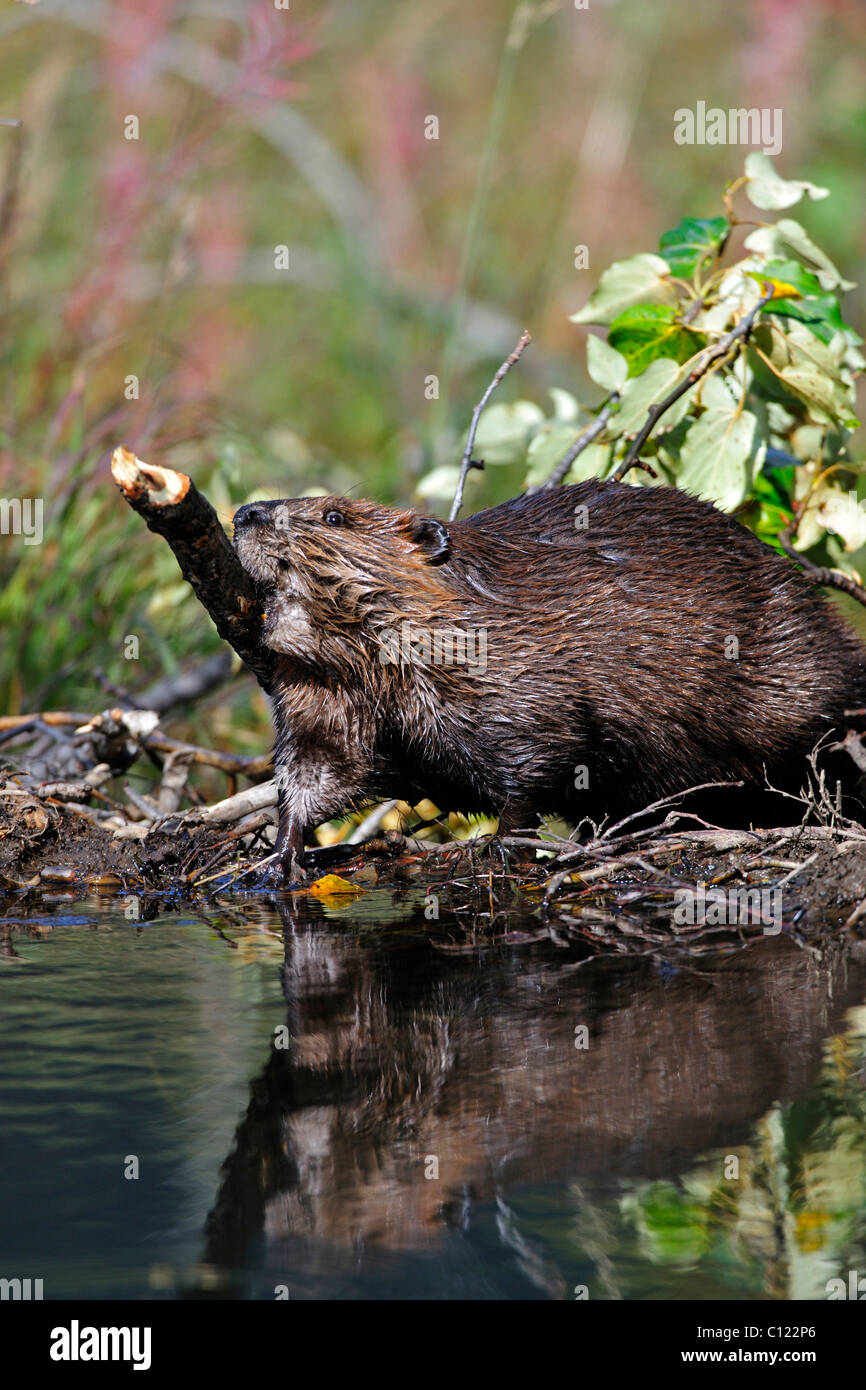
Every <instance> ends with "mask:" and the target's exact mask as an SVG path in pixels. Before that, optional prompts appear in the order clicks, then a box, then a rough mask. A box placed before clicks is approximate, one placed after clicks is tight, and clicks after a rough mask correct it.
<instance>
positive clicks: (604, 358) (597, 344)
mask: <svg viewBox="0 0 866 1390" xmlns="http://www.w3.org/2000/svg"><path fill="white" fill-rule="evenodd" d="M586 370H587V371H588V372H589V375H590V376H591V377H592V380H593V381H594V382H595V384H596V386H601V387H602V388H603V389H604V390H605V391H621V390H622V388H623V387H624V386H625V383H626V378H627V377H628V362H627V361H626V359H625V358H624V357H623V355H622V353H621V352H617V351H616V350H615V349H614V348H613V347H611V345H610V343H606V342H605V340H604V338H597V337H596V336H595V334H594V333H592V334H590V335H589V337H588V338H587V340H586Z"/></svg>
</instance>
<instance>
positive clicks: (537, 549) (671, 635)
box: [234, 480, 866, 878]
mask: <svg viewBox="0 0 866 1390" xmlns="http://www.w3.org/2000/svg"><path fill="white" fill-rule="evenodd" d="M234 530H235V548H236V551H237V554H238V557H239V559H240V562H241V564H242V565H243V567H244V568H245V569H246V570H247V571H248V573H249V574H250V575H251V576H252V578H253V580H254V581H255V582H256V584H257V586H258V588H259V590H260V592H261V594H262V598H263V604H264V607H265V610H266V612H265V618H264V641H265V643H266V645H267V646H269V647H270V648H272V649H273V651H274V652H275V653H277V661H276V678H275V682H274V686H273V690H272V695H273V705H274V721H275V727H276V753H275V768H276V777H277V786H278V797H279V821H280V825H279V835H278V856H279V859H280V863H281V865H282V870H283V873H284V874H285V875H286V876H287V877H289V878H291V877H293V876H295V875H298V874H299V873H301V872H302V866H303V854H304V844H305V841H306V838H307V836H308V835H309V834H310V832H311V831H312V830H313V829H314V828H315V826H316V825H318V824H320V823H322V822H323V821H325V820H328V819H331V818H333V817H336V816H339V815H341V814H345V813H347V812H348V811H349V810H350V809H351V808H354V807H357V806H359V805H360V804H362V803H364V802H369V801H370V800H384V799H387V798H391V797H400V798H402V799H404V800H405V801H408V802H409V803H410V804H412V805H414V804H416V803H417V802H418V801H420V800H421V799H422V798H425V797H428V798H430V799H431V800H432V801H433V802H434V803H435V804H436V806H438V807H439V808H440V810H442V811H462V812H481V813H486V814H488V815H495V816H498V817H499V828H500V833H503V832H505V831H507V830H513V829H516V828H519V827H525V826H530V825H533V824H534V823H536V821H537V818H538V816H539V815H545V814H558V815H561V816H563V817H565V818H567V819H568V820H570V821H571V822H573V823H575V824H578V823H580V822H582V821H583V820H588V821H590V822H594V823H596V824H598V823H600V822H602V821H603V820H604V819H605V818H611V817H612V818H614V819H617V818H619V817H621V816H624V815H627V814H629V813H631V812H632V811H638V810H640V809H642V808H643V807H645V806H647V805H648V804H649V803H652V802H654V801H657V800H659V799H661V798H664V797H667V796H670V795H672V794H674V793H678V792H681V791H683V790H684V789H687V788H691V787H694V786H696V785H697V784H703V783H711V782H739V783H742V784H743V785H744V787H745V788H746V789H747V790H748V792H749V794H750V796H752V797H754V796H756V795H757V794H758V793H759V791H760V790H761V789H762V788H765V787H766V786H767V784H768V783H769V784H772V786H773V787H776V788H778V789H779V790H781V791H785V790H787V791H789V792H793V793H796V792H797V791H798V790H799V789H800V788H801V786H802V785H803V783H804V781H805V772H806V765H805V759H806V756H807V755H808V754H809V753H810V752H811V751H812V749H813V748H814V746H815V745H816V743H817V742H818V741H819V740H821V739H822V736H826V735H828V734H830V733H831V732H832V731H833V730H834V729H835V728H837V727H838V726H839V724H840V722H842V721H843V712H844V710H845V709H846V707H848V706H851V705H858V706H859V705H862V704H866V648H864V646H863V645H862V644H861V643H860V641H859V640H858V639H857V637H856V636H855V635H854V633H853V631H852V630H851V629H850V628H849V627H848V625H847V624H846V622H845V621H844V620H843V618H842V617H841V616H840V615H839V613H838V611H837V610H836V609H835V608H834V607H833V605H832V604H831V603H830V602H829V601H828V600H827V599H826V598H825V597H824V596H823V595H822V594H820V593H819V592H818V591H817V590H816V589H815V588H814V586H813V585H812V584H811V583H810V582H809V581H808V579H806V578H805V577H804V575H803V574H802V573H801V572H800V571H799V570H798V569H796V568H795V566H794V565H792V563H791V562H790V561H789V560H788V559H787V558H785V557H783V556H781V555H779V554H777V553H776V552H775V551H774V550H772V549H771V548H770V547H769V546H767V545H765V544H764V543H763V542H761V541H759V540H758V539H757V538H756V537H755V536H754V535H753V534H752V533H751V532H750V531H747V530H746V529H745V528H744V527H743V526H742V525H740V523H739V522H737V521H736V520H735V519H733V518H731V517H729V516H726V515H725V514H723V513H722V512H720V511H718V510H717V509H716V508H715V507H713V506H712V505H711V504H710V503H708V502H705V501H701V500H699V499H697V498H695V497H692V496H689V495H688V494H686V493H682V492H679V491H677V490H675V489H672V488H665V487H649V488H647V487H640V488H638V487H631V486H628V485H626V484H619V483H605V482H601V481H597V480H590V481H588V482H583V483H578V484H576V485H574V486H570V487H561V488H557V489H555V490H546V491H540V492H537V493H534V494H526V495H524V496H521V497H516V498H513V499H512V500H511V501H508V502H504V503H502V504H501V505H499V506H495V507H491V508H488V509H487V510H485V511H481V512H478V513H476V514H475V515H473V516H469V517H467V518H465V519H464V520H462V521H454V522H451V523H449V524H448V525H446V524H445V523H444V522H442V521H439V520H437V519H436V518H434V517H431V516H425V515H423V514H421V513H419V512H417V511H413V510H401V509H397V508H390V507H384V506H379V505H377V504H375V503H373V502H367V501H361V500H357V499H350V498H346V497H309V498H291V499H282V500H277V501H269V502H253V503H250V504H248V505H247V506H244V507H241V508H240V510H239V511H238V512H237V513H236V514H235V517H234ZM845 762H846V763H850V760H848V759H845ZM851 766H852V767H853V764H851ZM752 804H753V805H756V804H757V803H754V802H753V803H752ZM793 804H794V803H789V805H792V806H793ZM801 811H802V807H800V806H797V807H796V812H797V815H796V818H799V814H800V812H801ZM752 818H753V819H754V817H752ZM789 819H790V814H789ZM727 823H729V824H730V823H731V822H730V820H729V821H728V822H727Z"/></svg>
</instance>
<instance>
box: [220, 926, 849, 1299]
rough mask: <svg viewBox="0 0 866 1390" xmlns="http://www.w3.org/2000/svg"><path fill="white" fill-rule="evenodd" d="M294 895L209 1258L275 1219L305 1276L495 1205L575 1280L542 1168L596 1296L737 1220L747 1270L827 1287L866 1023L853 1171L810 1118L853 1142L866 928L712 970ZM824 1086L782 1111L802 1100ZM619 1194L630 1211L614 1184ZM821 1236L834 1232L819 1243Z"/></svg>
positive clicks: (789, 1290)
mask: <svg viewBox="0 0 866 1390" xmlns="http://www.w3.org/2000/svg"><path fill="white" fill-rule="evenodd" d="M280 912H281V916H282V919H283V924H284V942H285V965H284V968H283V975H282V979H283V989H284V993H285V999H286V1003H287V1032H288V1038H287V1037H286V1032H285V1031H281V1030H280V1029H279V1028H278V1029H277V1035H276V1037H275V1043H274V1046H273V1048H272V1050H271V1053H270V1055H269V1057H268V1059H267V1062H266V1063H265V1064H264V1065H263V1067H262V1070H261V1073H260V1074H259V1076H258V1077H257V1078H256V1080H255V1081H254V1082H253V1086H252V1100H251V1103H250V1106H249V1109H248V1111H247V1113H246V1115H245V1116H244V1118H243V1120H242V1122H241V1124H240V1126H239V1128H238V1131H237V1137H236V1146H235V1148H234V1151H233V1153H232V1155H231V1156H230V1158H229V1159H228V1161H227V1163H226V1165H225V1167H224V1170H223V1174H222V1182H221V1186H220V1190H219V1194H218V1196H217V1200H216V1203H215V1205H214V1208H213V1210H212V1212H211V1214H210V1216H209V1219H208V1234H207V1252H206V1259H207V1260H208V1262H210V1263H213V1264H216V1265H219V1266H226V1267H229V1268H236V1267H238V1266H241V1265H243V1264H244V1263H245V1262H246V1260H247V1258H248V1252H249V1249H250V1246H251V1243H252V1242H253V1241H259V1242H260V1243H261V1244H260V1258H261V1259H262V1261H263V1264H264V1265H265V1267H266V1268H268V1269H269V1270H271V1271H272V1272H274V1273H275V1274H276V1275H280V1272H282V1277H283V1278H285V1280H286V1282H287V1287H288V1288H289V1290H290V1291H291V1292H292V1293H293V1294H297V1293H301V1294H303V1293H304V1292H314V1291H321V1287H322V1284H321V1281H322V1277H323V1264H322V1262H323V1256H324V1263H325V1266H327V1267H328V1268H330V1269H333V1268H334V1267H337V1268H342V1270H343V1273H344V1276H345V1277H346V1278H348V1279H351V1275H350V1268H351V1265H350V1262H349V1261H347V1260H346V1259H345V1257H343V1258H342V1259H341V1257H340V1255H339V1253H338V1252H339V1251H341V1250H342V1251H343V1252H349V1251H353V1252H355V1254H356V1255H360V1254H361V1253H363V1255H364V1256H365V1258H366V1259H367V1260H368V1261H369V1260H370V1258H371V1256H370V1252H371V1250H375V1251H377V1252H379V1253H380V1254H381V1252H391V1253H393V1252H398V1251H405V1252H410V1251H411V1252H416V1253H417V1252H418V1251H423V1250H428V1251H429V1250H431V1249H433V1248H435V1246H436V1245H437V1244H441V1243H443V1242H447V1238H448V1233H449V1232H452V1233H453V1232H455V1231H456V1232H460V1233H462V1234H463V1235H464V1236H465V1235H467V1234H468V1233H470V1232H471V1231H472V1228H473V1224H474V1222H475V1221H476V1220H478V1221H479V1222H480V1223H481V1225H482V1226H483V1225H484V1224H485V1222H486V1224H487V1225H488V1226H490V1227H493V1226H495V1232H496V1235H497V1236H498V1238H499V1241H500V1243H501V1245H502V1247H504V1248H505V1249H509V1248H510V1250H511V1252H512V1254H513V1255H514V1260H515V1263H516V1265H517V1266H518V1268H519V1270H520V1272H521V1274H522V1276H523V1278H524V1279H525V1280H526V1281H528V1283H529V1284H530V1285H532V1286H534V1287H535V1289H536V1290H537V1291H539V1292H540V1293H542V1294H543V1295H545V1294H546V1295H553V1296H563V1294H565V1293H566V1291H567V1289H568V1288H569V1280H567V1279H566V1275H565V1272H564V1270H565V1267H567V1266H568V1265H569V1261H568V1260H567V1259H566V1261H565V1262H564V1265H560V1264H559V1263H558V1262H557V1260H556V1258H555V1254H554V1251H555V1247H556V1245H557V1244H558V1243H560V1241H558V1240H557V1235H556V1233H555V1232H545V1230H544V1229H543V1228H544V1225H545V1222H544V1220H543V1219H542V1221H541V1228H542V1229H541V1230H540V1231H539V1230H537V1229H536V1226H537V1222H536V1221H535V1220H534V1217H533V1212H532V1209H531V1208H532V1202H531V1201H530V1204H529V1205H530V1210H529V1213H528V1214H527V1215H526V1217H525V1221H524V1220H523V1218H522V1217H521V1215H520V1214H519V1211H518V1208H516V1207H515V1206H513V1205H512V1194H516V1196H517V1198H518V1205H519V1201H520V1199H521V1198H522V1197H523V1196H525V1195H526V1194H533V1193H534V1194H536V1196H537V1194H539V1193H547V1194H548V1195H549V1196H550V1197H551V1198H553V1197H554V1195H555V1200H553V1204H552V1205H553V1208H554V1224H555V1218H556V1215H557V1214H558V1216H559V1219H560V1221H561V1222H564V1224H565V1226H566V1229H567V1228H568V1226H571V1227H572V1228H573V1233H574V1232H575V1231H576V1233H577V1245H579V1244H580V1243H581V1241H582V1242H583V1246H584V1249H583V1259H582V1260H581V1261H580V1263H581V1266H582V1277H583V1278H584V1280H585V1282H586V1283H587V1287H588V1288H589V1291H590V1292H591V1294H592V1295H594V1296H598V1295H601V1296H608V1297H611V1296H612V1297H618V1296H622V1295H623V1294H624V1293H626V1294H627V1293H628V1285H629V1282H630V1281H629V1278H628V1277H625V1278H622V1277H620V1276H618V1275H617V1273H616V1270H615V1264H616V1255H617V1248H618V1247H621V1246H624V1245H625V1246H627V1245H629V1244H631V1245H633V1246H634V1255H633V1256H632V1258H635V1257H636V1258H637V1259H638V1260H641V1259H642V1260H644V1261H645V1262H646V1263H647V1264H648V1265H651V1266H654V1267H656V1266H658V1267H661V1268H664V1267H668V1268H670V1269H672V1270H678V1269H679V1270H682V1269H685V1268H688V1267H690V1266H693V1265H695V1264H697V1263H699V1262H700V1261H701V1260H702V1259H703V1258H704V1257H705V1256H706V1255H708V1254H710V1253H711V1251H712V1249H713V1247H714V1246H718V1247H719V1251H720V1253H721V1254H722V1256H723V1257H724V1258H727V1259H730V1258H731V1257H733V1256H736V1257H737V1259H738V1261H739V1264H740V1270H739V1275H740V1277H741V1282H742V1283H743V1284H744V1285H745V1286H748V1285H749V1283H752V1284H754V1283H755V1282H756V1281H757V1285H758V1287H759V1288H760V1287H761V1286H763V1289H764V1292H765V1293H770V1294H772V1295H775V1296H777V1297H791V1296H794V1297H804V1296H820V1295H821V1294H822V1292H823V1285H824V1282H825V1281H826V1278H827V1277H830V1275H832V1274H833V1273H834V1272H835V1264H834V1263H833V1260H832V1258H829V1262H828V1257H832V1256H833V1255H834V1254H835V1253H836V1251H837V1249H838V1247H839V1246H840V1245H845V1243H846V1241H847V1240H855V1239H856V1238H857V1235H858V1229H857V1218H856V1213H858V1212H859V1209H860V1207H862V1202H860V1200H859V1199H860V1196H861V1195H862V1184H863V1173H864V1163H863V1159H864V1152H863V1148H864V1140H866V1127H864V1123H863V1121H864V1104H863V1096H864V1092H863V1085H862V1083H863V1079H864V1072H863V1051H862V1048H861V1047H860V1046H859V1041H858V1039H857V1038H856V1037H849V1038H848V1039H847V1041H846V1040H844V1039H842V1038H837V1039H836V1041H835V1045H834V1053H833V1054H831V1058H830V1060H831V1062H833V1063H834V1064H835V1065H836V1066H837V1067H838V1066H840V1065H841V1066H842V1068H843V1075H844V1077H845V1080H846V1083H847V1084H848V1090H849V1095H848V1102H849V1104H848V1105H847V1106H846V1107H845V1108H844V1111H843V1113H844V1124H843V1126H842V1128H843V1130H844V1131H845V1134H846V1135H847V1140H846V1142H847V1143H848V1146H849V1147H850V1142H853V1141H854V1140H856V1144H855V1148H857V1149H858V1152H857V1153H856V1155H855V1157H854V1159H853V1161H852V1162H851V1163H850V1164H848V1165H847V1166H848V1168H849V1169H850V1172H849V1171H846V1165H845V1163H844V1153H845V1147H846V1142H843V1144H842V1150H841V1158H842V1160H843V1161H842V1162H841V1163H840V1162H839V1161H838V1160H840V1154H839V1153H836V1154H835V1157H834V1160H833V1162H834V1163H835V1164H836V1168H835V1174H834V1179H833V1180H831V1181H830V1182H829V1187H830V1188H831V1189H833V1187H834V1183H835V1189H834V1190H833V1191H831V1192H829V1193H828V1192H827V1191H826V1190H824V1189H826V1188H827V1185H828V1183H827V1175H826V1172H824V1173H822V1172H821V1160H820V1158H819V1157H818V1156H816V1155H815V1154H814V1153H813V1154H811V1155H810V1154H809V1153H808V1151H807V1150H808V1144H807V1145H806V1150H804V1140H808V1141H809V1142H811V1143H815V1142H818V1141H820V1143H821V1145H822V1147H823V1146H825V1145H833V1143H834V1142H835V1141H834V1133H833V1128H834V1125H833V1112H834V1111H835V1112H836V1114H837V1117H838V1113H839V1105H838V1101H839V1096H838V1095H834V1094H833V1084H832V1083H833V1075H832V1071H833V1068H832V1066H831V1068H830V1074H829V1076H828V1074H827V1071H826V1067H824V1063H825V1061H826V1060H827V1058H826V1057H825V1052H824V1040H825V1039H826V1038H827V1036H828V1034H835V1033H837V1032H839V1031H840V1030H841V1029H842V1028H843V1026H844V1020H845V1015H846V1010H848V1009H850V1008H851V1006H853V1005H857V1004H860V1003H861V1002H862V1000H863V998H864V992H866V954H864V952H863V951H859V952H856V953H854V952H852V951H848V952H845V951H843V950H842V949H838V950H836V951H834V952H831V953H825V954H824V955H823V957H818V956H816V955H813V954H810V953H807V952H805V951H804V950H803V949H802V948H798V947H797V946H795V945H794V944H793V943H792V942H791V941H790V940H789V939H787V938H782V937H768V938H766V939H764V940H762V941H760V942H758V943H756V944H755V945H753V946H752V947H751V948H750V949H749V950H748V951H747V952H744V953H743V954H741V955H740V956H738V957H737V958H736V959H733V960H728V961H727V962H725V963H724V964H723V965H722V966H721V968H718V969H714V970H707V971H702V972H700V973H697V972H695V971H690V970H689V971H675V970H668V969H661V970H660V969H659V968H658V965H657V964H648V963H645V964H642V965H641V964H634V965H632V966H631V967H628V968H624V967H623V965H622V963H621V962H620V963H617V964H616V965H614V964H613V963H611V962H607V961H587V960H585V959H581V958H580V957H575V956H574V954H573V953H572V952H571V951H570V950H569V949H568V948H567V947H565V948H563V947H560V948H559V949H557V948H556V947H555V946H552V945H550V943H549V942H548V943H545V945H544V946H539V945H533V946H527V947H526V948H524V949H518V948H515V947H513V946H512V947H510V948H509V949H507V950H503V949H498V950H497V949H496V948H494V947H491V948H488V949H479V950H477V951H476V952H474V953H472V954H471V955H469V956H460V957H457V958H455V957H454V956H453V955H450V954H444V953H443V952H442V950H441V949H437V944H436V941H435V939H430V938H425V937H421V936H418V937H415V938H413V939H405V938H404V939H400V940H396V941H394V940H391V941H389V940H387V939H383V938H381V937H376V938H374V939H365V938H363V937H362V938H359V936H358V934H357V931H356V930H352V929H351V928H350V927H347V928H346V929H344V930H342V931H341V930H339V929H336V930H335V928H334V925H333V923H332V924H331V925H330V926H329V927H326V926H325V925H324V924H323V923H322V922H315V921H310V920H309V919H300V918H298V917H297V916H296V915H295V914H294V913H293V912H292V910H291V909H290V908H287V907H281V908H280ZM862 1019H863V1015H862V1014H861V1016H860V1021H861V1022H862ZM822 1068H824V1069H823V1071H822ZM816 1086H817V1088H818V1090H817V1094H816V1095H813V1097H812V1099H811V1100H810V1101H809V1102H808V1104H807V1105H806V1107H805V1108H804V1110H803V1111H802V1112H799V1111H797V1112H796V1113H793V1114H792V1115H791V1116H789V1124H788V1126H787V1128H786V1122H785V1120H784V1119H783V1118H782V1116H783V1114H784V1111H783V1109H782V1107H785V1106H788V1105H789V1104H790V1103H791V1102H794V1101H796V1100H797V1098H798V1097H801V1096H803V1095H804V1094H806V1093H808V1092H809V1090H810V1088H815V1087H816ZM828 1086H829V1093H827V1088H828ZM822 1087H823V1090H824V1092H825V1093H826V1094H824V1100H825V1102H827V1106H826V1111H825V1110H823V1109H822V1104H821V1099H820V1097H821V1096H822ZM816 1107H817V1110H816ZM810 1111H811V1119H810ZM756 1126H757V1134H756ZM750 1141H751V1143H752V1148H751V1149H750V1148H749V1144H750ZM713 1150H720V1151H721V1152H719V1153H718V1155H717V1156H716V1157H715V1158H714V1159H711V1160H707V1159H705V1160H704V1161H703V1162H701V1163H699V1164H698V1165H697V1166H696V1162H697V1160H698V1159H699V1157H700V1156H701V1155H706V1154H708V1153H710V1152H712V1151H713ZM828 1161H829V1160H828ZM816 1167H817V1175H818V1182H817V1185H816V1184H814V1183H813V1182H812V1181H811V1176H814V1173H813V1170H815V1169H816ZM810 1175H811V1176H810ZM629 1180H630V1181H629ZM658 1180H662V1181H661V1182H659V1181H658ZM624 1184H626V1185H627V1186H628V1188H629V1192H628V1196H627V1197H626V1198H625V1199H624V1200H621V1201H618V1202H617V1201H616V1200H615V1198H617V1197H618V1196H619V1195H620V1194H621V1192H622V1190H623V1185H624ZM590 1192H591V1193H592V1194H593V1195H592V1198H591V1199H590V1196H589V1193H590ZM816 1197H817V1199H818V1202H819V1206H820V1210H816V1209H815V1199H816ZM828 1199H829V1206H828ZM612 1200H613V1207H614V1209H615V1211H616V1217H617V1220H616V1222H615V1223H613V1224H611V1222H610V1220H609V1219H607V1220H606V1219H605V1217H604V1215H603V1214H602V1211H601V1210H600V1208H599V1203H601V1207H602V1208H603V1207H604V1206H605V1204H607V1205H610V1204H611V1201H612ZM834 1202H835V1204H836V1206H837V1207H839V1208H840V1213H839V1215H840V1220H839V1221H838V1222H836V1229H835V1231H832V1230H831V1228H832V1227H833V1224H834V1218H833V1217H832V1215H831V1214H830V1213H829V1208H830V1207H832V1206H833V1203H834ZM536 1205H537V1202H536ZM810 1213H811V1215H810ZM536 1215H537V1213H536ZM548 1215H549V1213H548ZM542 1216H543V1213H542ZM847 1218H850V1220H849V1219H847ZM788 1227H790V1229H788ZM562 1234H563V1232H562V1231H560V1232H559V1236H560V1239H561V1236H562ZM859 1234H862V1232H860V1233H859ZM629 1236H630V1239H629ZM831 1236H832V1239H831ZM572 1238H573V1237H572ZM452 1244H453V1242H452ZM551 1246H553V1249H551V1248H550V1247H551ZM726 1246H727V1248H726V1249H724V1248H723V1247H726ZM828 1246H829V1248H827V1247H828ZM325 1252H327V1253H325ZM809 1253H814V1254H817V1255H818V1256H819V1257H820V1258H818V1259H817V1260H814V1261H813V1262H812V1265H813V1267H812V1268H806V1269H803V1268H801V1266H802V1263H803V1262H802V1259H801V1258H800V1257H801V1256H803V1257H805V1256H806V1255H808V1254H809ZM852 1258H853V1255H852ZM362 1263H363V1261H362ZM375 1263H376V1260H375V1258H374V1264H375ZM379 1263H380V1264H381V1263H382V1261H381V1259H380V1260H379ZM825 1266H826V1267H827V1268H826V1270H825ZM573 1275H574V1270H573V1269H572V1277H573ZM355 1279H356V1285H357V1283H358V1281H359V1279H360V1283H361V1285H362V1286H363V1283H364V1280H363V1278H362V1277H361V1276H359V1275H358V1274H357V1273H356V1276H355ZM641 1282H643V1283H644V1284H646V1280H645V1278H644V1279H643V1280H642V1281H641ZM653 1282H655V1280H654V1281H653ZM632 1292H634V1291H632Z"/></svg>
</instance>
